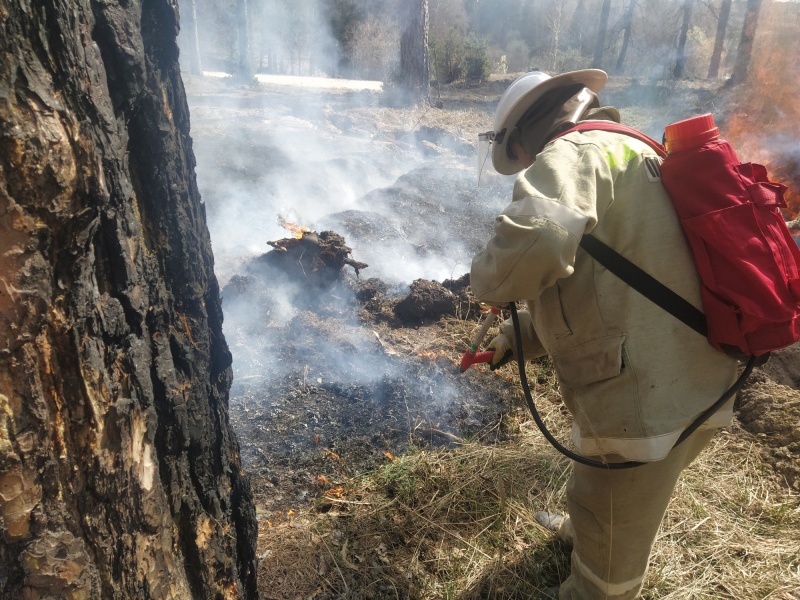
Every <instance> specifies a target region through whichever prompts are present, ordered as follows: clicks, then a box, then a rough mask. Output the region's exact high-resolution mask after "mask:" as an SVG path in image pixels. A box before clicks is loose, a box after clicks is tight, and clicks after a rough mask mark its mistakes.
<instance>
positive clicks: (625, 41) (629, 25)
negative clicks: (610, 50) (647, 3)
mask: <svg viewBox="0 0 800 600" xmlns="http://www.w3.org/2000/svg"><path fill="white" fill-rule="evenodd" d="M635 11H636V0H630V2H629V3H628V10H627V11H625V20H624V21H623V25H622V26H623V29H624V31H625V33H624V34H623V36H622V47H621V48H620V49H619V56H618V57H617V65H616V67H615V69H614V72H615V73H616V74H617V75H620V74H622V72H623V71H624V70H625V55H626V54H627V53H628V45H630V43H631V31H632V30H633V13H634V12H635Z"/></svg>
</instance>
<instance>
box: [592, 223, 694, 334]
mask: <svg viewBox="0 0 800 600" xmlns="http://www.w3.org/2000/svg"><path fill="white" fill-rule="evenodd" d="M581 248H583V249H584V250H586V252H588V253H589V255H590V256H591V257H592V258H594V259H595V260H596V261H597V262H599V263H600V264H601V265H603V266H604V267H605V268H606V269H608V270H609V271H611V272H612V273H613V274H614V275H616V276H617V277H619V278H620V279H621V280H622V281H624V282H625V283H627V284H628V285H629V286H631V287H632V288H633V289H635V290H636V291H637V292H639V293H640V294H641V295H642V296H644V297H645V298H647V299H648V300H650V301H651V302H654V303H655V304H657V305H658V306H660V307H661V308H663V309H664V310H665V311H667V312H668V313H669V314H671V315H672V316H673V317H675V318H676V319H679V320H680V321H682V322H683V323H685V324H686V325H687V326H689V327H691V328H692V329H694V330H695V331H696V332H697V333H699V334H700V335H702V336H703V337H708V326H707V325H706V316H705V315H704V314H703V312H702V311H701V310H699V309H698V308H696V307H695V306H694V305H692V304H690V303H689V302H688V301H687V300H685V299H684V298H683V297H681V296H679V295H678V294H676V293H675V292H673V291H672V290H671V289H669V288H668V287H667V286H665V285H664V284H663V283H661V282H660V281H659V280H658V279H656V278H655V277H653V276H652V275H650V274H648V273H647V272H646V271H644V270H642V269H641V268H639V267H638V266H636V265H635V264H634V263H632V262H631V261H629V260H628V259H627V258H625V257H624V256H622V254H620V253H619V252H617V251H616V250H614V249H613V248H611V247H610V246H608V245H606V244H604V243H603V242H601V241H600V240H598V239H597V238H596V237H594V236H593V235H592V234H590V233H587V234H586V235H584V236H583V237H582V238H581Z"/></svg>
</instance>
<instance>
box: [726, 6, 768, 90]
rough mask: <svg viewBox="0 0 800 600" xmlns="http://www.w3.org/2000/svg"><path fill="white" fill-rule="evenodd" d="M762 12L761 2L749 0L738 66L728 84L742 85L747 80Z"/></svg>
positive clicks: (734, 68)
mask: <svg viewBox="0 0 800 600" xmlns="http://www.w3.org/2000/svg"><path fill="white" fill-rule="evenodd" d="M760 12H761V0H747V8H746V10H745V13H744V26H743V27H742V37H741V39H740V40H739V50H738V51H737V53H736V64H735V65H734V67H733V75H732V76H731V78H730V80H729V81H728V84H735V83H741V82H743V81H746V80H747V72H748V70H749V69H750V58H751V57H752V55H753V42H754V40H755V39H756V29H757V27H758V15H759V13H760Z"/></svg>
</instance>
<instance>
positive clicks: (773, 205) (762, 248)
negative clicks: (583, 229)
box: [559, 114, 800, 359]
mask: <svg viewBox="0 0 800 600" xmlns="http://www.w3.org/2000/svg"><path fill="white" fill-rule="evenodd" d="M596 129H600V130H604V131H614V132H618V133H623V134H626V135H629V136H632V137H635V138H637V139H639V140H641V141H643V142H645V143H647V144H648V145H649V146H651V147H652V148H653V149H654V150H655V151H656V152H657V153H658V154H659V155H660V156H661V157H662V158H663V162H662V164H661V182H662V184H663V185H664V188H665V189H666V190H667V193H668V194H669V197H670V199H671V200H672V203H673V205H674V207H675V211H676V213H677V215H678V218H679V220H680V222H681V225H682V227H683V231H684V233H685V235H686V239H687V240H688V242H689V245H690V246H691V249H692V253H693V255H694V260H695V264H696V267H697V271H698V273H699V275H700V278H701V280H702V299H703V311H704V313H705V314H703V313H701V312H700V311H698V310H697V309H696V308H695V307H694V306H692V305H691V304H689V303H688V302H686V301H685V300H684V299H683V298H681V297H680V296H678V295H677V294H675V293H674V292H672V291H671V290H670V289H669V288H667V287H666V286H664V285H662V284H661V283H659V282H658V281H657V280H655V279H654V278H652V277H651V276H649V275H648V274H647V273H645V272H644V271H642V270H641V269H639V268H638V267H637V266H636V265H634V264H633V263H631V262H630V261H628V260H627V259H626V258H624V257H623V256H622V255H620V254H618V253H617V252H616V251H614V250H613V249H611V248H609V247H608V246H606V245H605V244H603V243H602V242H600V241H599V240H598V239H597V238H595V237H594V236H591V235H590V234H587V235H585V236H584V237H583V239H582V240H581V246H582V247H583V248H584V249H585V250H587V252H589V254H590V255H592V257H593V258H595V259H596V260H597V261H598V262H600V263H601V264H603V266H605V267H606V268H608V269H609V270H610V271H611V272H613V273H614V274H615V275H617V276H619V277H621V278H622V279H623V280H624V281H625V282H626V283H628V284H629V285H631V286H632V287H634V288H635V289H636V290H638V291H639V292H641V293H642V294H644V295H645V296H647V297H648V298H649V299H650V300H652V301H653V302H656V304H658V305H659V306H661V307H662V308H664V309H665V310H668V311H669V312H670V313H672V314H673V315H675V316H676V317H678V318H680V319H681V320H682V321H684V322H685V323H687V324H688V325H689V326H691V327H693V328H694V329H695V330H697V331H699V332H700V333H703V334H704V335H706V336H707V337H708V341H709V343H710V344H711V345H712V346H713V347H715V348H717V349H718V350H722V351H724V352H727V353H729V354H734V355H738V354H741V353H743V354H745V355H750V356H762V355H767V354H768V353H769V352H770V351H772V350H777V349H780V348H785V347H786V346H790V345H791V344H793V343H795V342H796V341H798V339H800V249H798V247H797V244H796V243H795V241H794V239H793V238H792V235H791V233H790V232H789V230H788V228H787V226H786V223H785V221H784V219H783V216H782V215H781V212H780V210H779V209H780V208H781V207H785V206H786V204H785V203H784V200H783V195H784V192H785V191H786V186H784V185H782V184H780V183H773V182H771V181H769V179H768V178H767V171H766V169H765V168H764V167H763V166H762V165H758V164H754V163H741V162H740V161H739V159H738V157H737V156H736V152H735V151H734V149H733V147H732V146H731V145H730V144H729V143H728V142H726V141H724V140H721V139H719V138H718V135H717V129H716V127H714V120H713V117H712V116H711V115H710V114H709V115H702V116H699V117H695V118H692V119H687V120H685V121H680V122H678V123H673V124H672V125H668V126H667V128H666V129H665V140H666V142H665V145H666V148H665V147H664V146H662V145H661V144H659V143H658V142H656V141H655V140H653V139H652V138H650V137H648V136H646V135H644V134H643V133H641V132H639V131H637V130H635V129H633V128H631V127H626V126H625V125H621V124H619V123H615V122H613V121H586V122H582V123H579V124H577V125H576V126H574V127H572V128H570V129H568V130H567V131H564V132H563V133H561V134H559V137H560V136H562V135H565V134H567V133H569V132H571V131H586V130H596ZM763 358H764V359H766V356H764V357H763Z"/></svg>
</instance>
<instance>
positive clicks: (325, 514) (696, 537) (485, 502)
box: [259, 320, 800, 600]
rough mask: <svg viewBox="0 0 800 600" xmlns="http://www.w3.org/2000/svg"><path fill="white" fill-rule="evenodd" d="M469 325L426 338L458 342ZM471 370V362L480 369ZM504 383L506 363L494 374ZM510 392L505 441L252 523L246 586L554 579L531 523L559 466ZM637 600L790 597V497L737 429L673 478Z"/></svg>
mask: <svg viewBox="0 0 800 600" xmlns="http://www.w3.org/2000/svg"><path fill="white" fill-rule="evenodd" d="M473 327H474V321H473V322H463V321H461V322H459V321H457V320H455V321H453V322H449V323H445V327H444V329H443V333H442V336H441V338H440V339H439V340H438V341H437V344H435V345H439V346H441V347H442V348H445V349H446V348H448V347H449V348H450V350H451V351H452V352H455V350H454V349H455V348H463V347H464V345H463V344H464V339H465V338H466V339H468V337H469V332H470V331H472V328H473ZM481 368H482V367H481ZM498 376H499V377H504V378H506V379H507V380H508V382H509V383H510V384H511V385H517V384H518V382H517V381H516V377H515V376H514V374H513V370H512V369H511V367H505V368H504V369H503V372H502V373H500V374H499V375H498ZM528 376H529V379H530V380H531V382H537V383H538V385H537V386H536V389H537V391H538V392H539V393H540V394H541V396H540V397H539V398H537V407H538V408H539V410H540V412H541V414H542V416H543V418H544V419H545V421H546V423H547V425H548V427H549V428H550V429H551V431H553V432H554V433H555V435H556V436H557V437H559V438H560V439H562V440H566V439H567V438H568V427H569V419H568V418H567V417H566V415H565V414H564V412H563V408H562V407H561V405H560V404H559V403H557V398H558V394H557V390H556V389H555V379H554V377H553V373H552V370H551V369H550V368H549V365H548V363H547V362H540V363H537V364H532V365H531V366H530V367H529V371H528ZM523 407H524V405H523V401H522V399H521V396H520V404H519V410H518V411H517V412H515V415H514V419H515V420H514V421H513V423H514V428H515V431H516V434H515V437H514V439H512V440H511V441H509V442H504V443H501V444H493V445H485V444H482V443H481V442H478V441H472V442H465V443H464V444H462V445H460V446H459V447H457V448H456V449H451V450H441V451H430V450H426V451H423V450H416V451H413V452H410V453H408V454H407V455H405V456H401V457H396V458H395V457H388V458H387V462H386V464H385V465H383V466H382V467H381V468H380V469H379V470H378V471H376V472H375V473H372V474H371V475H369V476H368V477H364V478H361V479H357V480H352V481H349V482H348V484H347V486H346V487H345V488H344V489H343V490H332V491H330V492H328V493H327V494H323V495H322V496H321V497H320V498H319V499H318V500H317V503H316V505H315V506H314V508H312V509H309V510H305V511H303V512H302V513H300V514H296V515H289V516H287V517H286V519H285V520H284V521H283V522H281V523H272V524H271V525H272V526H268V525H267V524H266V523H265V522H263V521H262V523H261V532H260V539H259V549H260V552H261V553H262V557H263V558H262V561H261V563H260V567H259V578H260V579H259V581H260V584H261V585H260V587H261V590H262V592H263V594H264V596H263V597H264V598H275V599H290V600H294V599H302V600H306V599H312V598H313V599H325V598H344V599H368V598H375V599H391V598H398V599H401V598H409V599H411V598H413V599H420V600H423V599H424V600H434V599H435V600H440V599H453V600H455V599H458V600H470V599H478V598H481V599H483V598H485V599H499V598H503V599H514V598H536V597H537V596H538V592H539V591H540V590H541V589H543V588H545V587H547V586H549V585H553V584H555V583H557V582H559V581H561V580H563V579H564V578H565V577H566V576H567V574H568V571H569V552H568V550H567V549H566V548H565V547H564V546H563V545H561V544H560V543H559V542H557V541H554V540H553V538H552V535H551V534H550V533H549V532H547V531H546V530H544V529H542V528H541V527H540V526H539V525H538V524H536V522H535V521H534V519H533V514H535V512H537V511H539V510H542V509H544V508H548V509H551V510H556V511H563V509H564V488H565V483H566V480H567V478H568V476H569V472H570V464H569V461H568V460H566V459H564V458H563V457H561V456H560V455H558V454H557V453H556V452H555V451H554V450H553V449H551V448H550V447H549V446H548V444H547V442H546V441H545V440H544V438H543V437H542V436H541V434H540V433H539V432H538V430H537V429H536V427H535V425H534V424H533V422H532V421H529V420H528V418H527V415H526V413H525V411H524V408H523ZM643 598H647V599H656V598H659V599H667V598H668V599H671V600H677V599H689V598H691V599H704V598H705V599H711V598H714V599H737V600H741V599H772V600H797V599H800V508H799V507H798V496H797V494H796V493H793V492H791V491H790V490H789V489H788V487H786V486H783V485H781V482H780V481H778V480H777V479H776V478H775V477H774V476H773V475H772V473H771V471H769V468H768V467H767V466H766V465H765V464H763V463H762V461H761V459H760V455H759V451H758V446H757V445H756V444H755V443H754V442H753V441H751V440H749V439H748V438H747V435H746V434H745V433H744V432H742V431H739V430H737V429H735V428H734V429H733V430H732V431H730V432H724V433H721V434H720V435H718V436H717V437H716V438H715V439H714V440H713V442H712V443H711V444H710V446H709V447H708V448H707V449H706V450H705V451H704V452H703V454H702V455H701V456H700V458H698V460H697V461H696V462H695V463H694V465H693V466H692V467H690V468H689V469H688V470H687V471H685V472H684V474H683V476H682V477H681V479H680V481H679V484H678V487H677V489H676V491H675V494H674V498H673V502H672V503H671V505H670V508H669V511H668V514H667V517H666V519H665V522H664V524H663V527H662V530H661V532H660V534H659V537H658V539H657V541H656V544H655V547H654V550H653V555H652V561H651V568H650V571H649V574H648V577H647V580H646V582H645V588H644V592H643Z"/></svg>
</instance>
